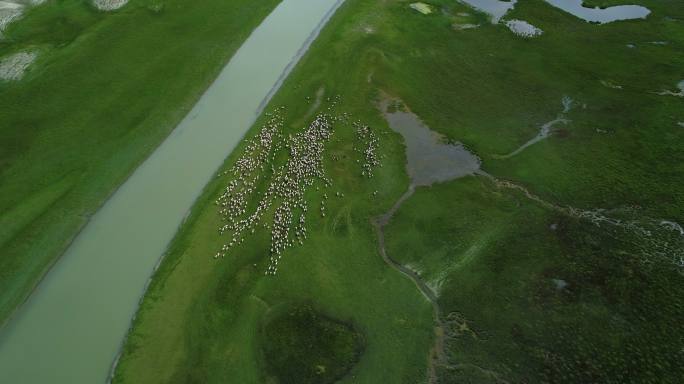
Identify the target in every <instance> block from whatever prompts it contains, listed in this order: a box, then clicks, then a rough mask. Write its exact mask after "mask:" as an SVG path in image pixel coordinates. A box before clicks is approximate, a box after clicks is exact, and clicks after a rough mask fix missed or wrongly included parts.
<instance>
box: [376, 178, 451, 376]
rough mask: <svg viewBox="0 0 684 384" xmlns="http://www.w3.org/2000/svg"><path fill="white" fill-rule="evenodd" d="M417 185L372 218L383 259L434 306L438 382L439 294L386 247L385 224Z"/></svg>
mask: <svg viewBox="0 0 684 384" xmlns="http://www.w3.org/2000/svg"><path fill="white" fill-rule="evenodd" d="M415 190H416V187H415V185H413V184H411V185H409V187H408V189H407V190H406V192H404V194H403V195H401V197H400V198H399V200H397V201H396V202H395V203H394V205H393V206H392V208H390V210H389V211H387V213H385V214H383V215H381V216H379V217H376V218H374V219H372V220H371V223H372V224H373V228H375V233H376V235H377V236H378V251H379V252H380V256H382V260H383V261H384V262H385V263H386V264H387V265H389V266H390V267H391V268H392V269H394V270H396V271H397V272H399V273H401V274H402V275H404V276H406V277H408V278H409V279H410V280H411V281H412V282H413V283H414V284H415V285H416V287H417V288H418V290H419V291H420V292H421V293H422V294H423V296H425V298H426V299H427V301H428V302H429V303H430V305H431V306H432V316H433V319H434V321H435V345H434V347H433V348H432V350H431V351H430V361H429V365H428V378H429V382H430V383H436V382H437V370H436V367H437V365H439V364H445V363H446V361H447V359H446V354H445V351H444V344H445V342H446V336H445V335H446V329H445V328H446V327H445V324H444V322H443V321H442V310H441V308H440V307H439V304H438V303H437V295H436V294H435V293H434V292H433V291H432V289H430V287H429V286H428V285H427V284H426V283H425V282H424V281H423V279H421V278H420V276H418V274H417V273H416V272H414V271H412V270H411V269H409V268H407V267H405V266H403V265H401V264H399V263H398V262H396V261H395V260H394V259H392V258H391V257H389V256H388V255H387V250H386V249H385V226H387V224H388V223H389V221H390V220H391V219H392V216H394V214H395V213H396V212H397V210H398V209H399V207H401V205H402V204H403V203H404V201H406V200H407V199H408V198H409V197H411V196H412V195H413V193H414V192H415Z"/></svg>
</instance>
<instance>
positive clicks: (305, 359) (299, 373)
mask: <svg viewBox="0 0 684 384" xmlns="http://www.w3.org/2000/svg"><path fill="white" fill-rule="evenodd" d="M263 333H264V335H263V341H262V343H263V346H262V349H263V353H264V358H265V361H266V365H267V370H268V372H269V373H270V374H271V375H273V376H275V377H276V378H277V379H278V381H279V382H280V383H298V384H309V383H311V384H314V383H315V384H327V383H334V382H336V381H337V380H339V379H340V378H342V377H343V376H344V375H345V374H346V373H347V372H349V371H350V370H351V369H352V367H353V366H354V365H355V364H356V363H357V362H358V361H359V359H360V357H361V354H362V352H363V350H364V347H365V341H364V337H363V335H362V334H361V333H360V332H358V331H357V330H355V329H354V327H353V326H351V325H349V324H346V323H343V322H341V321H338V320H336V319H333V318H331V317H328V316H326V315H323V314H321V313H319V312H317V311H316V310H314V309H313V307H312V306H310V305H308V304H304V305H298V306H295V307H292V308H289V309H288V310H286V311H283V312H282V313H279V314H277V315H276V316H275V317H274V318H272V319H270V320H269V321H268V322H267V323H266V325H265V326H264V330H263Z"/></svg>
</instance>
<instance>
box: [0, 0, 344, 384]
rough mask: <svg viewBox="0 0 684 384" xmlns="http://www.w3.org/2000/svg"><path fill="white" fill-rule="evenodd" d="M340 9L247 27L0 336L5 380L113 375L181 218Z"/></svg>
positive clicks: (287, 4)
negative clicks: (191, 102) (211, 76)
mask: <svg viewBox="0 0 684 384" xmlns="http://www.w3.org/2000/svg"><path fill="white" fill-rule="evenodd" d="M341 2H342V0H316V1H311V0H283V1H282V3H281V4H280V5H278V6H277V7H276V8H275V9H274V11H273V12H272V13H271V14H270V15H269V16H268V17H267V18H266V19H264V21H263V22H262V24H261V25H260V26H259V27H258V28H257V29H255V30H254V32H253V33H252V34H251V35H250V37H249V38H248V39H247V40H246V41H245V43H244V44H243V45H242V47H241V48H240V49H239V50H238V51H237V52H236V53H235V55H234V56H233V58H232V59H231V60H230V62H229V63H228V64H227V65H226V67H225V68H224V69H223V71H222V72H221V73H220V75H219V76H218V78H217V79H216V80H215V82H214V83H213V84H212V85H211V86H210V87H209V89H208V90H207V91H206V93H205V94H204V95H203V96H202V98H201V99H200V100H199V102H198V103H197V105H195V106H194V107H193V109H192V110H191V111H190V113H189V114H188V116H186V117H185V118H184V120H183V121H182V122H181V123H180V124H179V126H178V127H176V129H175V130H174V131H173V132H172V133H171V135H169V137H168V138H167V139H166V140H165V141H164V142H163V143H162V144H161V145H160V146H159V147H158V148H157V149H156V150H155V151H154V153H153V154H152V155H151V156H150V157H149V158H148V159H147V160H146V161H145V162H144V163H143V164H142V165H141V166H140V167H139V168H138V169H137V170H136V171H135V172H134V173H133V174H132V175H131V177H130V178H129V179H128V180H127V181H126V182H125V183H124V184H123V185H121V187H120V188H119V189H118V190H117V191H116V192H115V193H114V194H113V195H112V197H111V198H110V199H109V200H108V201H107V202H106V203H105V204H104V205H103V206H102V208H100V210H99V211H98V212H97V213H95V215H93V217H92V218H91V220H90V222H89V223H88V224H87V225H86V226H85V228H84V229H83V231H81V233H80V234H79V235H78V236H77V237H76V239H75V240H74V242H73V243H72V245H71V246H70V247H69V249H68V250H67V251H66V252H65V254H64V255H63V256H62V257H61V259H60V260H59V261H58V262H57V263H56V264H55V265H54V267H53V268H52V269H51V270H50V272H49V273H48V274H47V275H46V276H45V278H44V279H43V281H42V282H41V283H40V285H39V286H38V287H37V289H36V290H35V292H34V293H33V294H32V295H31V297H30V298H29V299H28V300H27V301H26V302H25V303H24V304H23V305H22V307H21V308H19V309H18V310H17V312H16V313H15V315H14V317H13V318H12V319H11V320H10V321H9V322H8V324H7V325H6V326H5V327H4V328H3V329H2V330H0V383H21V384H30V383H53V384H54V383H69V384H77V383H88V384H92V383H101V382H106V381H107V380H108V377H109V373H110V370H111V368H112V364H113V362H114V360H115V358H116V356H117V354H118V352H119V350H120V348H121V344H122V340H124V337H125V335H126V332H127V331H128V329H129V326H130V322H131V319H132V318H133V316H134V314H135V311H136V309H137V307H138V303H139V300H140V298H141V295H142V294H143V293H144V290H145V287H146V284H147V282H148V280H149V278H150V276H151V274H152V272H153V271H154V268H155V265H156V264H157V263H158V262H159V260H160V257H161V255H162V254H163V252H164V251H165V249H166V247H167V245H168V244H169V242H170V240H171V239H172V238H173V236H174V234H175V233H176V231H177V229H178V227H179V225H180V223H181V222H182V220H183V218H184V217H185V216H186V215H187V214H188V212H189V210H190V208H191V206H192V204H193V202H194V201H195V200H196V199H197V197H198V196H199V194H200V192H201V191H202V188H203V187H204V186H205V185H206V184H207V182H208V181H209V180H210V179H211V177H212V176H213V175H215V172H216V170H217V168H218V167H219V166H220V165H221V164H222V162H223V161H224V159H225V158H226V156H227V155H228V154H230V152H231V151H232V149H233V148H234V147H235V146H236V145H237V143H238V142H239V141H240V140H241V139H242V137H243V135H244V134H245V132H246V131H247V130H248V129H249V127H250V126H251V125H252V124H253V122H254V121H255V119H256V117H257V116H258V114H259V113H260V111H261V108H262V107H263V105H265V104H266V102H267V101H268V100H269V99H270V97H271V96H272V95H273V93H274V92H275V90H276V89H277V88H278V87H279V86H280V84H281V83H282V80H283V79H284V78H285V77H286V76H287V74H288V73H289V71H290V70H291V69H292V67H293V66H294V64H295V63H296V62H297V61H298V60H299V58H300V57H301V55H302V54H303V53H304V52H305V51H306V49H307V48H308V46H309V44H310V43H311V41H312V40H313V39H314V38H315V37H316V36H317V34H318V31H319V30H320V28H321V27H322V26H323V25H324V24H325V22H326V21H327V20H328V18H329V17H330V16H331V15H332V13H333V12H334V11H335V9H337V7H338V6H339V5H340V3H341ZM226 22H230V21H229V20H227V21H226ZM207 257H212V255H207Z"/></svg>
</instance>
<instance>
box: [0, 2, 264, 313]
mask: <svg viewBox="0 0 684 384" xmlns="http://www.w3.org/2000/svg"><path fill="white" fill-rule="evenodd" d="M277 3H278V0H264V1H258V2H253V1H244V0H233V1H220V0H207V1H201V2H187V1H180V0H166V1H163V2H160V1H156V0H133V1H131V2H129V4H127V5H126V6H125V7H123V8H121V9H120V10H119V11H116V12H112V13H103V12H98V11H97V10H96V9H95V8H93V7H92V6H91V5H90V2H89V1H82V0H63V1H48V2H46V3H45V4H43V5H41V6H37V7H34V8H31V9H30V11H29V12H28V13H27V14H25V15H24V16H23V17H22V19H20V20H19V21H16V22H14V23H13V24H11V25H10V26H9V28H8V29H7V31H6V33H5V39H4V40H0V56H2V55H5V54H11V53H13V52H18V51H21V50H26V49H29V50H37V51H38V52H40V54H39V57H38V60H37V61H36V62H35V63H34V64H33V65H32V66H31V67H30V70H29V72H28V73H27V74H26V76H25V77H24V79H22V80H21V81H19V82H0V105H1V106H2V107H1V108H0V323H2V322H3V321H4V320H5V319H6V318H7V316H8V315H9V314H10V313H11V312H12V311H13V310H14V308H16V306H17V305H18V304H19V303H20V302H21V301H22V300H23V299H24V298H25V297H26V296H27V294H28V293H29V292H30V291H31V289H32V288H33V287H34V286H35V284H36V283H37V281H38V280H39V279H40V277H41V276H42V275H43V273H45V271H46V270H47V268H48V267H49V266H50V265H51V263H52V262H54V261H55V260H56V258H58V257H59V255H60V254H61V253H62V252H63V251H64V249H65V248H66V247H67V246H68V244H69V243H70V242H71V240H72V239H73V238H74V236H75V235H76V233H77V232H78V231H79V229H80V228H81V227H82V226H83V225H84V224H85V223H86V221H87V220H88V217H89V216H90V215H91V214H92V213H93V212H94V211H95V210H96V209H97V208H98V207H99V206H100V205H101V204H102V202H103V201H104V200H105V199H106V198H107V197H108V196H109V195H110V194H111V193H112V191H113V190H114V189H115V188H116V187H117V186H118V185H120V184H121V183H122V182H123V181H124V180H125V179H126V177H127V176H128V175H129V174H130V173H131V172H132V171H133V170H134V169H135V167H136V166H137V165H138V164H140V162H141V161H142V160H144V159H145V157H146V156H147V155H149V154H150V153H151V152H152V151H153V150H154V148H155V147H156V146H157V145H158V144H159V143H160V142H161V141H162V140H163V139H164V137H166V135H167V134H168V133H169V132H170V131H171V130H172V129H173V128H174V127H175V126H176V124H177V123H178V122H179V121H180V120H181V119H182V118H183V117H184V115H185V114H186V113H187V112H188V111H189V110H190V108H191V107H192V106H193V104H194V103H195V102H196V101H197V100H198V98H199V97H200V96H201V94H202V92H203V91H204V90H205V89H206V88H207V87H208V86H209V84H210V83H211V81H212V80H213V79H214V78H215V76H217V75H218V73H219V71H220V70H221V68H222V67H223V66H224V64H225V63H226V62H227V61H228V60H229V58H230V57H231V56H232V54H233V53H234V52H235V51H236V50H237V48H239V46H240V45H241V44H242V42H243V41H244V40H245V39H246V38H247V36H249V34H250V32H251V31H252V30H253V29H254V28H255V27H256V26H257V25H258V24H259V23H260V22H261V20H262V19H263V18H265V17H266V15H268V13H269V12H270V11H271V10H272V9H273V8H274V7H275V5H276V4H277Z"/></svg>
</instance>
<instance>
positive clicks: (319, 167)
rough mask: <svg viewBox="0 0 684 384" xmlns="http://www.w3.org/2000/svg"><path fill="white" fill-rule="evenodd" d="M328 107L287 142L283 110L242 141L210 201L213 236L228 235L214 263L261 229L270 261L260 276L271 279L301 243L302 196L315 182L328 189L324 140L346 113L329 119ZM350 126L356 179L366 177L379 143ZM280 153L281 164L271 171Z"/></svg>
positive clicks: (367, 131) (363, 129)
mask: <svg viewBox="0 0 684 384" xmlns="http://www.w3.org/2000/svg"><path fill="white" fill-rule="evenodd" d="M333 107H334V103H333V105H332V106H330V107H328V111H327V113H320V114H318V115H317V116H316V117H315V119H314V120H313V121H312V122H311V124H309V126H308V127H306V128H305V129H304V130H303V131H301V132H299V133H297V134H293V135H288V136H287V137H285V136H284V134H283V125H284V120H283V113H284V108H282V107H281V108H278V109H276V110H275V111H274V112H273V113H270V114H267V116H268V120H267V122H266V123H265V124H264V126H263V127H262V129H261V131H260V132H259V133H258V134H257V135H256V136H255V137H254V138H252V139H251V140H249V141H247V143H246V147H245V149H244V152H243V153H242V155H241V156H240V157H239V158H238V159H237V161H236V162H235V164H234V165H233V166H232V167H231V168H230V169H229V170H227V171H225V172H223V175H230V176H231V181H230V182H229V183H228V185H227V186H226V188H225V190H224V191H223V193H222V194H221V195H220V196H219V198H218V199H217V200H216V205H218V206H219V214H220V215H221V216H222V219H223V220H224V221H225V222H226V223H225V224H223V225H221V226H220V227H219V233H220V234H223V233H225V232H229V233H230V234H231V235H232V236H231V240H230V241H229V242H227V243H226V244H224V245H223V246H222V247H221V249H220V250H219V251H218V252H217V253H216V254H215V255H214V258H216V259H218V258H220V257H225V256H226V254H227V253H228V251H229V250H230V249H231V248H233V247H235V246H237V245H239V244H241V243H242V242H244V239H245V235H246V234H247V233H254V232H255V231H256V229H257V227H258V226H259V225H263V226H264V227H265V228H267V229H269V230H270V231H271V236H270V237H271V245H270V260H269V264H268V267H267V269H266V271H265V274H266V275H275V274H276V273H277V271H278V263H279V262H280V259H281V257H282V254H283V251H285V250H286V249H287V248H289V247H291V246H293V245H295V244H297V243H298V244H303V242H304V240H305V239H306V237H307V229H306V217H307V213H308V212H309V202H308V201H307V199H306V198H305V194H306V192H307V191H308V190H309V188H311V187H312V186H313V185H314V184H315V183H317V182H319V183H320V184H318V185H322V187H323V188H329V187H331V186H332V180H331V179H330V178H328V177H327V176H326V173H325V167H324V153H325V145H326V143H327V142H328V141H330V138H331V136H332V134H333V127H334V125H335V123H336V122H339V121H343V120H346V119H347V118H348V117H347V115H346V114H343V115H341V116H339V117H335V116H333V115H332V114H331V113H330V111H331V110H332V108H333ZM354 127H355V128H356V135H357V140H358V141H360V142H361V143H362V144H363V145H362V148H359V149H357V151H358V152H360V153H361V155H362V157H363V161H364V162H363V165H362V175H363V176H365V177H369V178H370V177H372V176H373V168H375V167H377V166H379V165H380V161H379V159H378V155H377V149H378V146H379V140H378V138H377V136H376V134H375V133H374V132H373V131H372V130H371V129H370V128H369V127H368V126H366V125H363V124H361V123H354ZM283 153H286V154H287V159H283V161H284V162H283V163H282V165H280V166H277V165H276V162H277V161H278V160H279V159H280V158H281V157H282V154H283ZM333 160H335V157H334V156H333ZM264 187H265V190H264ZM262 190H263V191H264V192H260V191H262ZM316 190H317V191H318V190H319V186H316ZM336 196H337V197H340V198H341V197H344V194H342V193H341V192H337V193H336ZM322 197H323V200H322V201H321V205H320V215H321V217H325V215H326V207H325V201H326V200H327V198H328V194H327V193H326V192H324V193H323V194H322ZM255 201H258V202H257V203H256V205H254V202H255ZM269 214H272V215H273V216H272V221H271V220H264V215H269Z"/></svg>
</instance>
